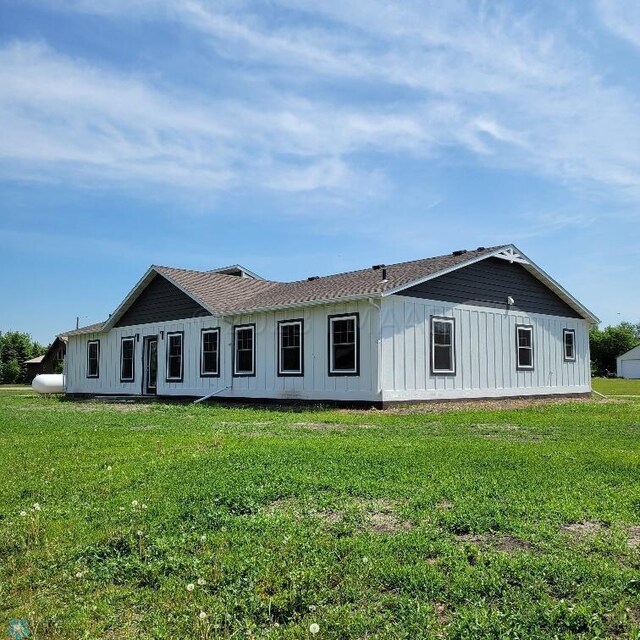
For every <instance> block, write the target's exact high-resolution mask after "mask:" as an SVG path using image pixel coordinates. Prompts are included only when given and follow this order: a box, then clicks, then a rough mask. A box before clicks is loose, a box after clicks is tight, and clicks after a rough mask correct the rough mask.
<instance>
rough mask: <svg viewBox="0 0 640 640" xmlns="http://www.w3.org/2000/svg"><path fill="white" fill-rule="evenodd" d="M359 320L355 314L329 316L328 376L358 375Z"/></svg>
mask: <svg viewBox="0 0 640 640" xmlns="http://www.w3.org/2000/svg"><path fill="white" fill-rule="evenodd" d="M358 325H359V318H358V314H357V313H353V314H349V315H341V316H329V375H330V376H357V375H360V374H359V365H360V363H359V359H360V354H359V344H358V342H359V335H358V333H359V327H358Z"/></svg>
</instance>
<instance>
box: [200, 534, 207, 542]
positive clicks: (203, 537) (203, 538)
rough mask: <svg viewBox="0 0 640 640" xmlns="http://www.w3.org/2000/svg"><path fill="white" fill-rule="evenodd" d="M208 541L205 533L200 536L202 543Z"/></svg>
mask: <svg viewBox="0 0 640 640" xmlns="http://www.w3.org/2000/svg"><path fill="white" fill-rule="evenodd" d="M206 539H207V535H206V534H205V533H203V534H202V535H201V536H200V542H205V541H206Z"/></svg>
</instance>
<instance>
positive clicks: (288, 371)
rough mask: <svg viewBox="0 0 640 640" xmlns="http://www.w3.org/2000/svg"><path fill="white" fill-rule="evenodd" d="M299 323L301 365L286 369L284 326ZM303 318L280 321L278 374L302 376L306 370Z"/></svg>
mask: <svg viewBox="0 0 640 640" xmlns="http://www.w3.org/2000/svg"><path fill="white" fill-rule="evenodd" d="M295 325H298V326H299V327H300V347H299V349H300V366H299V367H298V369H284V368H283V366H282V328H283V327H291V326H295ZM303 326H304V325H303V321H302V320H283V321H281V322H278V344H277V349H278V375H279V376H301V375H303V372H304V362H303V360H304V331H303Z"/></svg>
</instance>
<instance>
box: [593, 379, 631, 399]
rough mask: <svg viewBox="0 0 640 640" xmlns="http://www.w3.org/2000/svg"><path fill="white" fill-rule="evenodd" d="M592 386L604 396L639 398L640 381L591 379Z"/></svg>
mask: <svg viewBox="0 0 640 640" xmlns="http://www.w3.org/2000/svg"><path fill="white" fill-rule="evenodd" d="M592 386H593V388H594V389H595V390H596V391H599V392H600V393H602V394H604V395H605V396H637V397H638V398H640V380H627V379H625V378H593V380H592Z"/></svg>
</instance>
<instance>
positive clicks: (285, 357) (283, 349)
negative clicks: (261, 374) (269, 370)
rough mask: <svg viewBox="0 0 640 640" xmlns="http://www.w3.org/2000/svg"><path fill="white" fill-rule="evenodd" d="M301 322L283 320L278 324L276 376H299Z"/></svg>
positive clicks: (300, 363)
mask: <svg viewBox="0 0 640 640" xmlns="http://www.w3.org/2000/svg"><path fill="white" fill-rule="evenodd" d="M303 326H304V325H303V321H302V320H283V321H282V322H279V323H278V375H279V376H301V375H303V366H302V360H303V358H302V335H303Z"/></svg>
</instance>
